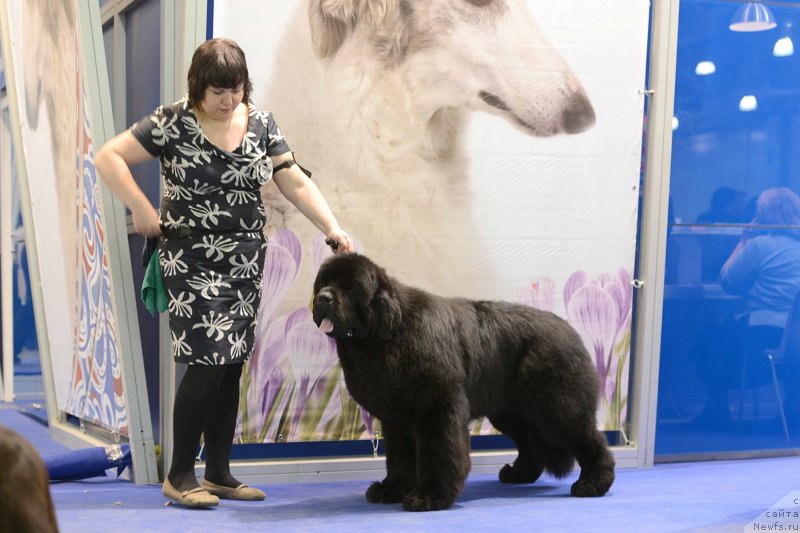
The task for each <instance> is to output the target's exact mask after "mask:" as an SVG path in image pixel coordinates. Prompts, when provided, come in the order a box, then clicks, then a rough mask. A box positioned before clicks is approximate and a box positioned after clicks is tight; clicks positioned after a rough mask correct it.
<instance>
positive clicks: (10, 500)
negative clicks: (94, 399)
mask: <svg viewBox="0 0 800 533" xmlns="http://www.w3.org/2000/svg"><path fill="white" fill-rule="evenodd" d="M0 531H9V532H11V531H18V532H20V533H22V532H25V533H51V532H58V523H57V522H56V512H55V509H54V508H53V501H52V499H51V498H50V486H49V480H48V478H47V468H46V467H45V465H44V461H42V458H41V457H40V456H39V453H38V452H37V451H36V450H35V449H34V447H33V446H32V445H31V443H30V442H28V441H27V440H26V439H25V438H24V437H23V436H22V435H20V434H19V433H17V432H15V431H13V430H11V429H9V428H7V427H5V426H2V425H0Z"/></svg>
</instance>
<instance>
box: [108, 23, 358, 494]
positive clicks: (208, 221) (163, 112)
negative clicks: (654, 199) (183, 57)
mask: <svg viewBox="0 0 800 533" xmlns="http://www.w3.org/2000/svg"><path fill="white" fill-rule="evenodd" d="M188 85H189V94H188V95H187V97H185V98H183V99H182V100H180V101H178V102H176V103H174V104H172V105H169V106H160V107H158V108H157V109H156V110H155V111H154V112H153V113H152V114H151V115H149V116H148V117H146V118H144V119H143V120H141V121H139V122H138V123H136V124H135V125H134V126H133V127H132V128H131V129H130V130H129V131H126V132H124V133H122V134H120V135H118V136H116V137H114V138H113V139H111V140H110V141H109V142H108V143H107V144H106V145H105V146H103V148H102V149H101V150H100V151H99V152H98V153H97V157H96V160H95V164H96V166H97V169H98V170H99V171H100V175H101V177H102V179H103V180H104V181H105V182H106V183H107V184H108V186H109V188H110V189H111V190H112V191H113V192H114V194H116V195H117V196H118V197H119V198H120V199H121V200H122V201H123V202H124V203H125V205H126V206H128V208H129V209H130V210H131V213H132V215H133V224H134V227H135V229H136V232H137V233H139V234H141V235H144V236H146V237H156V236H160V239H159V253H160V258H161V270H162V272H163V276H164V285H165V287H166V289H167V292H168V296H169V324H170V332H171V334H172V353H173V357H174V358H175V361H176V362H179V363H186V364H187V365H188V367H187V371H186V374H185V376H184V377H183V379H182V381H181V384H180V386H179V387H178V391H177V393H176V397H175V406H174V412H173V419H174V430H173V432H174V449H173V455H172V465H171V468H170V471H169V473H168V475H167V476H166V478H165V480H164V485H163V492H164V495H165V496H167V497H168V498H170V499H171V500H173V501H175V502H177V503H180V504H183V505H186V506H190V507H209V506H214V505H217V504H218V503H219V499H218V498H229V499H239V500H262V499H264V497H265V496H264V493H263V492H262V491H260V490H258V489H256V488H252V487H247V486H245V485H243V484H242V483H240V482H239V481H238V480H237V479H235V478H234V477H233V476H232V475H231V473H230V467H229V462H230V452H231V447H232V444H233V434H234V430H235V426H236V415H237V409H238V402H239V378H240V376H241V373H242V365H243V363H244V362H245V361H246V360H247V358H248V357H249V356H250V353H251V351H252V347H253V339H254V335H255V325H256V313H257V311H258V307H259V301H260V292H259V291H260V286H261V276H262V272H263V266H264V257H265V250H266V239H265V237H264V235H263V232H262V228H263V227H264V223H265V217H264V207H263V205H262V203H261V197H260V195H259V189H260V187H261V186H262V185H264V184H265V183H266V182H267V181H269V179H270V178H272V179H274V181H275V184H276V185H277V186H278V189H279V190H280V191H281V193H282V194H283V195H284V196H286V198H287V199H288V200H289V201H290V202H292V203H293V204H294V205H295V206H296V207H297V208H298V209H299V210H300V212H302V213H303V214H304V215H305V216H306V217H307V218H308V219H309V220H310V221H311V222H312V223H313V224H314V225H315V226H316V227H317V228H319V230H320V231H322V232H323V233H324V234H325V235H326V236H327V238H328V242H329V243H330V244H331V246H332V247H333V248H334V250H336V251H340V252H350V251H351V250H352V242H351V240H350V238H349V237H348V235H347V234H346V233H345V232H344V231H343V230H342V229H341V228H340V227H339V225H338V223H337V221H336V218H335V217H334V216H333V214H332V213H331V211H330V209H329V207H328V204H327V203H326V202H325V200H324V198H323V197H322V195H321V194H320V192H319V189H317V187H316V186H315V185H314V183H313V182H312V181H311V180H310V179H308V177H307V176H306V175H305V174H304V173H303V171H302V170H301V169H300V167H299V166H298V165H297V164H296V163H295V162H294V158H293V155H292V153H291V152H290V150H289V146H288V145H287V143H286V141H285V140H284V139H283V136H282V135H281V132H280V129H278V126H277V125H276V124H275V120H274V119H273V117H272V114H271V113H268V112H264V111H259V110H258V109H256V108H255V107H253V106H252V105H251V104H250V100H249V97H250V92H251V89H252V85H251V83H250V79H249V74H248V71H247V64H246V61H245V56H244V52H242V50H241V48H239V46H238V45H237V44H236V43H235V42H233V41H231V40H228V39H212V40H210V41H207V42H205V43H204V44H202V45H200V47H198V49H197V50H196V51H195V53H194V56H193V57H192V63H191V66H190V67H189V75H188ZM156 157H158V158H159V159H160V161H161V176H162V179H163V180H164V196H163V199H162V201H161V212H160V215H159V214H158V213H157V212H156V211H155V209H154V208H153V206H152V205H151V204H150V202H149V201H148V199H147V197H146V196H145V195H144V193H143V192H142V190H141V189H140V188H139V187H138V186H137V185H136V183H135V182H134V180H133V177H132V175H131V171H130V167H131V166H132V165H136V164H139V163H142V162H144V161H148V160H151V159H153V158H156ZM201 433H202V434H203V436H204V443H205V450H206V470H205V476H204V479H203V481H202V484H199V483H198V482H197V478H196V477H195V473H194V461H195V455H196V452H197V447H198V445H199V442H200V435H201Z"/></svg>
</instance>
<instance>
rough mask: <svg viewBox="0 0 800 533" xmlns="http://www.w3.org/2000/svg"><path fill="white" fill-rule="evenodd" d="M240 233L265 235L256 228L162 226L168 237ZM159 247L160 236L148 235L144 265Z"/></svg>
mask: <svg viewBox="0 0 800 533" xmlns="http://www.w3.org/2000/svg"><path fill="white" fill-rule="evenodd" d="M240 233H254V234H256V235H263V233H262V231H261V229H256V230H237V231H230V230H227V231H219V230H210V229H203V230H197V229H194V228H190V227H188V226H180V227H178V228H165V227H164V226H161V235H162V236H163V237H166V238H167V239H189V238H193V237H194V238H199V237H202V236H204V235H212V234H213V235H226V234H227V235H233V234H240ZM157 248H158V237H148V238H147V239H145V241H144V248H143V249H142V266H143V267H144V266H147V263H148V262H149V261H150V258H151V257H152V256H153V253H155V251H156V249H157Z"/></svg>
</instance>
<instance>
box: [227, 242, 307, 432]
mask: <svg viewBox="0 0 800 533" xmlns="http://www.w3.org/2000/svg"><path fill="white" fill-rule="evenodd" d="M301 258H302V246H301V245H300V241H299V239H298V238H297V236H296V235H295V234H294V233H293V232H291V231H290V230H288V229H281V230H280V231H278V232H277V233H276V235H275V236H274V237H273V238H271V239H270V240H269V245H268V246H267V256H266V260H265V263H264V277H263V281H262V285H261V290H262V297H261V304H260V306H259V310H258V317H259V318H258V325H257V329H256V336H255V341H254V344H253V355H252V357H251V358H250V361H249V363H248V369H249V384H250V386H249V387H248V390H247V391H246V392H247V394H246V396H245V398H246V399H247V405H246V410H247V422H248V423H249V425H250V428H251V430H253V432H254V434H255V435H258V436H261V435H264V434H265V432H266V430H267V429H268V428H264V427H263V425H264V424H265V423H266V422H268V414H269V413H270V412H273V411H274V408H275V407H276V406H275V401H276V400H277V399H278V396H279V393H280V391H281V389H282V387H284V385H285V383H286V375H287V369H286V367H287V365H288V363H286V361H285V353H284V351H285V350H284V330H285V324H286V321H287V316H282V317H273V316H272V315H273V313H274V312H275V309H276V308H277V306H278V304H279V303H280V301H281V300H282V299H283V297H284V295H285V294H286V291H287V290H288V289H289V287H291V286H292V284H293V283H294V281H295V280H296V279H297V273H298V271H299V270H300V260H301ZM289 392H291V391H289ZM290 396H291V394H287V393H286V392H285V393H284V395H283V397H282V402H281V403H282V404H285V403H286V402H287V401H288V399H289V397H290ZM277 407H280V406H277ZM244 422H245V420H242V419H241V418H240V420H239V423H238V424H237V433H238V434H241V433H242V431H243V429H244V428H243V427H242V426H243V423H244ZM276 431H277V428H276ZM269 437H270V436H265V437H264V438H269ZM271 437H272V438H273V439H276V438H278V435H277V434H276V435H272V436H271ZM245 438H246V439H248V437H247V436H245ZM258 440H262V439H258ZM271 440H272V439H271Z"/></svg>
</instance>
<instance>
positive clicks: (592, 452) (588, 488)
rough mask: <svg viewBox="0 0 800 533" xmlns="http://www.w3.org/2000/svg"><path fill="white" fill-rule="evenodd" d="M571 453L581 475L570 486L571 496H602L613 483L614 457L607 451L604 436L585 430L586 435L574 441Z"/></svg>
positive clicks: (591, 430)
mask: <svg viewBox="0 0 800 533" xmlns="http://www.w3.org/2000/svg"><path fill="white" fill-rule="evenodd" d="M571 448H572V452H573V453H574V454H575V458H576V459H577V460H578V464H579V465H580V467H581V475H580V477H579V478H578V480H577V481H576V482H575V483H573V484H572V488H571V489H570V493H571V494H572V495H573V496H581V497H587V496H588V497H591V496H602V495H604V494H605V493H606V492H608V489H610V488H611V484H612V483H614V456H613V455H611V452H610V451H609V450H608V443H607V441H606V437H605V435H603V434H602V433H601V432H600V431H598V430H597V429H595V428H594V427H592V428H587V430H586V434H585V435H584V436H582V437H580V438H577V439H576V440H575V441H574V444H573V446H572V447H571Z"/></svg>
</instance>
